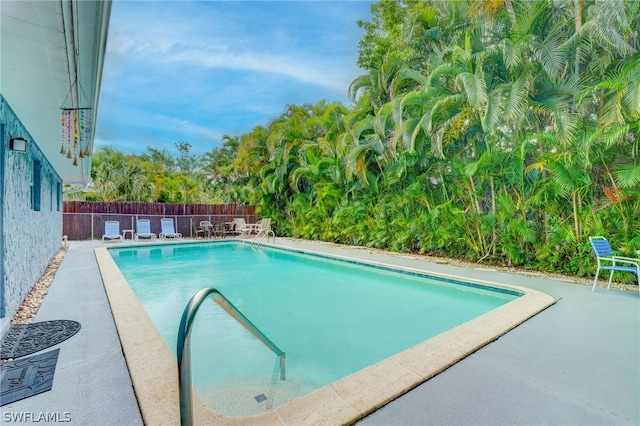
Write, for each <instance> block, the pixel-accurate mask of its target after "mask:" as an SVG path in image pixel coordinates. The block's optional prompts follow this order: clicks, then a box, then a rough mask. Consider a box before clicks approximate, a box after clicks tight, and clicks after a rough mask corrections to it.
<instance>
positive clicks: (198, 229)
mask: <svg viewBox="0 0 640 426" xmlns="http://www.w3.org/2000/svg"><path fill="white" fill-rule="evenodd" d="M200 223H201V224H202V222H200ZM191 231H192V232H193V235H194V238H198V235H200V234H202V238H204V237H206V236H207V230H206V229H205V228H203V227H202V225H200V226H196V224H195V223H193V222H191Z"/></svg>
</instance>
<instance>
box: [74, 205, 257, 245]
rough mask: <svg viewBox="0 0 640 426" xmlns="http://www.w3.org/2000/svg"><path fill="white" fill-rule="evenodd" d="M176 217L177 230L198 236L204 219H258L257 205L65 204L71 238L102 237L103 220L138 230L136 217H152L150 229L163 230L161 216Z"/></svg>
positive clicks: (222, 220) (186, 234) (157, 231)
mask: <svg viewBox="0 0 640 426" xmlns="http://www.w3.org/2000/svg"><path fill="white" fill-rule="evenodd" d="M163 217H169V218H171V219H173V220H174V224H175V226H176V232H180V233H181V234H182V235H183V236H185V237H193V236H195V228H196V227H197V226H198V225H199V224H200V221H202V220H208V221H209V222H211V223H220V222H230V221H232V220H233V219H235V218H243V219H244V220H245V221H246V222H248V223H253V222H256V221H257V220H258V219H260V218H259V217H258V215H257V214H256V207H255V206H250V205H244V204H165V203H141V202H122V203H116V202H112V203H107V202H91V201H65V202H64V204H63V216H62V233H63V234H64V235H66V236H67V238H68V239H69V240H88V239H100V238H102V235H103V234H104V222H105V221H107V220H116V221H118V222H120V230H121V231H122V230H125V229H130V230H133V232H135V229H136V219H149V220H150V221H151V232H154V233H156V234H159V233H160V219H162V218H163Z"/></svg>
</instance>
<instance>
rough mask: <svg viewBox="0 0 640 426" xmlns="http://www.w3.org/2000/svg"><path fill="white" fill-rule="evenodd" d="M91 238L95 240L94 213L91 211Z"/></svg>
mask: <svg viewBox="0 0 640 426" xmlns="http://www.w3.org/2000/svg"><path fill="white" fill-rule="evenodd" d="M91 239H92V240H93V213H91Z"/></svg>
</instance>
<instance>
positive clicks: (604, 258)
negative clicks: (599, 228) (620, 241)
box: [589, 237, 640, 291]
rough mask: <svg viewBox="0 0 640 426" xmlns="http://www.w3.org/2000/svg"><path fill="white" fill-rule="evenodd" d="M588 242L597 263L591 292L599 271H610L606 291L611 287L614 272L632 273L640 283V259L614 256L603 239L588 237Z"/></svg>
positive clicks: (594, 286)
mask: <svg viewBox="0 0 640 426" xmlns="http://www.w3.org/2000/svg"><path fill="white" fill-rule="evenodd" d="M589 242H590V243H591V247H593V252H594V253H595V255H596V260H597V261H598V269H597V270H596V277H595V279H594V280H593V287H592V288H591V291H594V290H595V289H596V283H597V282H598V275H599V274H600V270H601V269H604V270H605V271H611V274H609V285H608V286H607V290H609V288H610V287H611V280H612V279H613V273H614V272H615V271H620V272H633V273H634V274H636V275H637V276H638V280H639V281H640V259H633V258H631V257H622V256H616V255H615V253H614V252H613V249H612V248H611V245H610V244H609V241H607V239H606V238H605V237H589ZM602 262H608V263H611V264H610V265H609V264H606V265H603V264H602ZM625 265H632V266H625Z"/></svg>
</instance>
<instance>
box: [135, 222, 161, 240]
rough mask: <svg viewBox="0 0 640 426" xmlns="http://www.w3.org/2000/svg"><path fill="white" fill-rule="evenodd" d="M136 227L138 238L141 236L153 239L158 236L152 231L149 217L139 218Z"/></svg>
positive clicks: (136, 236) (136, 237)
mask: <svg viewBox="0 0 640 426" xmlns="http://www.w3.org/2000/svg"><path fill="white" fill-rule="evenodd" d="M136 228H137V230H138V232H136V235H135V236H134V238H135V239H136V240H138V239H140V238H151V239H152V240H155V239H156V238H158V236H157V235H156V234H154V233H153V232H151V221H150V220H149V219H137V220H136Z"/></svg>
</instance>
